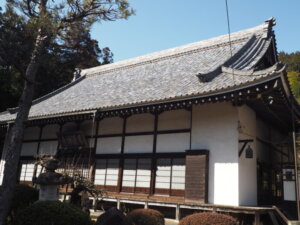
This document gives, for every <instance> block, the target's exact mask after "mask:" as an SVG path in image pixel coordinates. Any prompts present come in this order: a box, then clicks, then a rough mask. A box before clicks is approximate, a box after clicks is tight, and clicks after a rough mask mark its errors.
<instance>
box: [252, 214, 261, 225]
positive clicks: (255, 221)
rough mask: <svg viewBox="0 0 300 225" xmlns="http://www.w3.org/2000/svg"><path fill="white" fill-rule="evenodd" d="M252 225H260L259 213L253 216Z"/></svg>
mask: <svg viewBox="0 0 300 225" xmlns="http://www.w3.org/2000/svg"><path fill="white" fill-rule="evenodd" d="M253 225H260V215H259V212H255V214H254V223H253Z"/></svg>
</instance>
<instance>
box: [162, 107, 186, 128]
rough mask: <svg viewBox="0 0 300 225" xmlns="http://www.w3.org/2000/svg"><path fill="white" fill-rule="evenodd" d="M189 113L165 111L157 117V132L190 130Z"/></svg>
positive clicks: (182, 110)
mask: <svg viewBox="0 0 300 225" xmlns="http://www.w3.org/2000/svg"><path fill="white" fill-rule="evenodd" d="M190 118H191V112H189V111H187V110H184V109H180V110H171V111H165V112H163V113H161V114H160V115H159V116H158V128H157V129H158V130H173V129H187V128H190Z"/></svg>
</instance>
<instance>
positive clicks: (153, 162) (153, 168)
mask: <svg viewBox="0 0 300 225" xmlns="http://www.w3.org/2000/svg"><path fill="white" fill-rule="evenodd" d="M158 115H159V114H158V113H156V114H155V115H154V116H155V117H154V134H153V152H152V153H153V155H152V160H151V180H150V190H149V194H150V195H153V194H154V190H155V177H156V159H155V155H156V154H155V153H156V142H157V128H158Z"/></svg>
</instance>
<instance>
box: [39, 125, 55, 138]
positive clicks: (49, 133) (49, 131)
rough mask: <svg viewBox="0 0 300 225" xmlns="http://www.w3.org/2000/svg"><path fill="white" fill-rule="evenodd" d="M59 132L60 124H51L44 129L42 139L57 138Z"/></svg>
mask: <svg viewBox="0 0 300 225" xmlns="http://www.w3.org/2000/svg"><path fill="white" fill-rule="evenodd" d="M58 132H59V125H58V124H50V125H47V126H44V127H43V131H42V139H46V138H57V133H58Z"/></svg>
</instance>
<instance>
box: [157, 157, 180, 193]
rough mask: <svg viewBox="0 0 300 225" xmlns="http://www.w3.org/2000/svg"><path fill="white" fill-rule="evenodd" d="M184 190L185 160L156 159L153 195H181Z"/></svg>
mask: <svg viewBox="0 0 300 225" xmlns="http://www.w3.org/2000/svg"><path fill="white" fill-rule="evenodd" d="M184 188H185V159H184V158H161V159H157V170H156V179H155V193H157V194H170V195H182V194H183V191H184ZM176 192H177V193H176Z"/></svg>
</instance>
